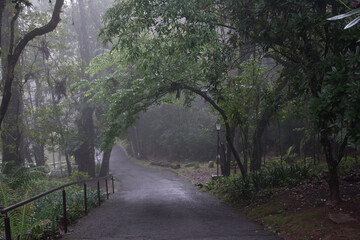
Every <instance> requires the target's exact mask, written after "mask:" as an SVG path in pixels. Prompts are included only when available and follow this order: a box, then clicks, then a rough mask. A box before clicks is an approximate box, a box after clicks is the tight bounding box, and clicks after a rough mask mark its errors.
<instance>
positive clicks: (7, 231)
mask: <svg viewBox="0 0 360 240" xmlns="http://www.w3.org/2000/svg"><path fill="white" fill-rule="evenodd" d="M108 178H111V184H112V192H113V193H115V189H114V176H112V175H107V176H104V177H99V178H95V179H88V180H80V181H76V182H71V183H67V184H63V185H61V186H59V187H56V188H53V189H50V190H48V191H46V192H43V193H40V194H38V195H36V196H33V197H31V198H29V199H26V200H24V201H21V202H18V203H15V204H13V205H10V206H8V207H6V208H2V209H0V213H1V214H4V222H5V237H6V240H11V228H10V218H9V217H8V215H7V213H8V212H9V211H11V210H14V209H16V208H18V207H21V206H23V205H25V204H27V203H30V202H33V201H35V200H37V199H40V198H42V197H45V196H47V195H49V194H50V193H53V192H56V191H58V190H60V189H62V196H63V220H64V223H63V224H64V232H65V233H66V232H67V217H66V191H65V188H66V187H69V186H72V185H75V184H84V210H85V214H86V215H87V191H86V188H87V186H86V183H87V182H95V181H97V192H98V204H99V206H100V180H103V179H105V185H106V198H107V199H109V191H108V181H107V180H108Z"/></svg>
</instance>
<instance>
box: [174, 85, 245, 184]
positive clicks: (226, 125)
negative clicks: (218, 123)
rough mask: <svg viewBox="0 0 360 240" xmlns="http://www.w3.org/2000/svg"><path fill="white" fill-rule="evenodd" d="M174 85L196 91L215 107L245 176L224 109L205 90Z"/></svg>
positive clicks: (227, 140)
mask: <svg viewBox="0 0 360 240" xmlns="http://www.w3.org/2000/svg"><path fill="white" fill-rule="evenodd" d="M176 85H178V88H180V89H186V90H189V91H191V92H193V93H196V94H197V95H199V96H200V97H202V98H203V99H205V101H207V102H208V103H210V104H211V105H212V106H213V107H214V108H215V110H216V111H218V112H219V114H220V115H221V117H222V118H223V120H224V123H225V129H226V142H227V143H228V144H229V147H230V149H231V152H232V153H233V155H234V157H235V160H236V162H237V164H238V166H239V168H240V171H241V174H242V177H243V178H245V177H246V171H245V168H244V165H243V164H242V163H241V161H240V156H239V153H238V152H237V151H236V149H235V146H234V144H233V142H232V140H231V130H230V125H229V119H228V117H227V115H226V113H225V111H224V109H222V108H221V107H220V106H219V105H218V104H216V102H215V101H214V100H213V99H211V98H210V97H209V96H208V95H207V94H206V92H203V91H201V90H198V89H195V88H193V87H190V86H187V85H183V84H176Z"/></svg>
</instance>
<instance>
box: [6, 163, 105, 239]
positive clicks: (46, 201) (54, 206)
mask: <svg viewBox="0 0 360 240" xmlns="http://www.w3.org/2000/svg"><path fill="white" fill-rule="evenodd" d="M85 175H86V174H81V173H80V174H75V175H74V176H73V177H72V179H69V180H66V179H51V178H49V177H47V176H45V173H44V171H43V170H42V168H20V169H17V170H16V171H14V172H12V173H10V174H8V175H7V178H6V179H3V180H2V181H1V182H0V188H1V198H0V204H1V205H2V206H3V207H7V206H10V205H12V204H15V203H17V202H20V201H22V200H26V199H28V198H30V197H32V196H35V195H38V194H40V193H42V192H45V191H47V190H50V189H52V188H55V187H58V186H60V185H63V184H65V183H67V182H68V181H73V180H75V178H76V180H80V179H79V178H78V177H77V176H80V177H82V178H83V177H84V176H85ZM66 196H67V197H66V199H67V217H68V221H69V222H70V223H71V222H74V221H75V220H76V219H78V218H79V217H81V216H82V215H83V214H84V193H83V186H70V187H67V188H66ZM87 196H88V208H89V209H90V208H93V207H95V206H97V202H98V196H97V191H96V190H95V189H92V188H88V190H87ZM101 199H102V201H103V200H104V199H105V195H104V193H102V195H101ZM62 214H63V209H62V193H61V191H56V192H54V193H51V194H50V195H47V196H45V197H43V198H40V199H38V200H36V201H34V202H32V203H29V204H26V205H24V206H23V207H19V208H17V209H14V210H12V211H10V212H8V216H9V218H10V223H11V231H12V237H13V238H14V239H40V238H41V237H44V238H46V239H53V238H54V237H55V236H56V235H59V231H60V228H61V224H62ZM0 229H1V230H0V233H1V235H0V238H1V239H4V235H3V234H4V221H1V223H0Z"/></svg>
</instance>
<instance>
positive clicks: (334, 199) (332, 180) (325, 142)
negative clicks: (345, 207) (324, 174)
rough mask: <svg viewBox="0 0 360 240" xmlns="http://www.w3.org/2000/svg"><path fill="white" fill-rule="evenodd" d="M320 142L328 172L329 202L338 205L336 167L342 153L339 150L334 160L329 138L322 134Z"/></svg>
mask: <svg viewBox="0 0 360 240" xmlns="http://www.w3.org/2000/svg"><path fill="white" fill-rule="evenodd" d="M320 141H321V144H322V146H323V148H324V153H325V157H326V162H327V165H328V170H329V177H328V180H327V182H328V185H329V189H330V197H329V200H330V201H331V203H338V202H340V201H341V198H340V189H339V186H340V184H339V176H338V170H337V166H338V164H339V162H340V161H341V158H342V156H343V151H342V152H341V149H340V151H339V157H338V159H335V157H334V155H333V149H332V146H331V141H330V140H329V137H328V136H327V135H326V134H325V133H323V134H321V140H320ZM346 141H347V140H346ZM339 158H340V159H339Z"/></svg>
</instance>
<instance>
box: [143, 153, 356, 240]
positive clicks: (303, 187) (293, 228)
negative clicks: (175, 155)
mask: <svg viewBox="0 0 360 240" xmlns="http://www.w3.org/2000/svg"><path fill="white" fill-rule="evenodd" d="M137 161H138V160H137ZM138 162H140V163H142V164H143V165H147V166H152V167H155V168H158V169H164V170H169V171H171V172H173V173H175V174H177V175H179V176H181V177H184V178H186V179H188V180H189V181H191V182H192V183H193V184H195V185H197V186H199V188H201V190H203V191H206V182H208V181H209V180H211V175H212V174H216V168H208V166H207V163H195V165H194V166H192V167H184V165H185V164H180V168H178V169H174V168H173V165H169V166H166V165H167V164H163V165H164V166H163V167H161V166H158V165H157V164H156V165H154V164H153V163H151V162H144V161H138ZM325 179H326V171H320V172H319V173H318V174H316V175H312V176H310V177H309V178H307V179H304V180H303V181H301V182H299V183H297V184H294V185H291V186H287V187H283V188H277V189H273V195H272V196H271V197H260V196H259V197H256V198H254V199H251V201H243V202H242V203H240V204H236V205H234V204H232V203H230V204H232V205H233V206H234V207H235V208H236V209H237V210H238V211H240V212H242V213H244V214H245V215H246V216H247V217H248V218H249V219H252V220H254V221H256V222H257V223H260V224H261V225H263V227H264V229H266V230H268V231H271V232H273V233H276V234H277V235H278V236H280V237H281V238H283V239H285V240H295V239H299V240H300V239H302V240H305V239H321V240H333V239H334V240H345V239H349V240H355V239H360V168H359V167H355V168H351V169H350V170H348V171H346V173H344V172H342V173H341V175H340V191H341V195H342V199H343V201H342V202H341V203H340V204H338V205H336V206H331V205H328V204H326V199H327V196H328V185H327V183H326V181H325ZM336 222H337V223H336Z"/></svg>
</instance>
